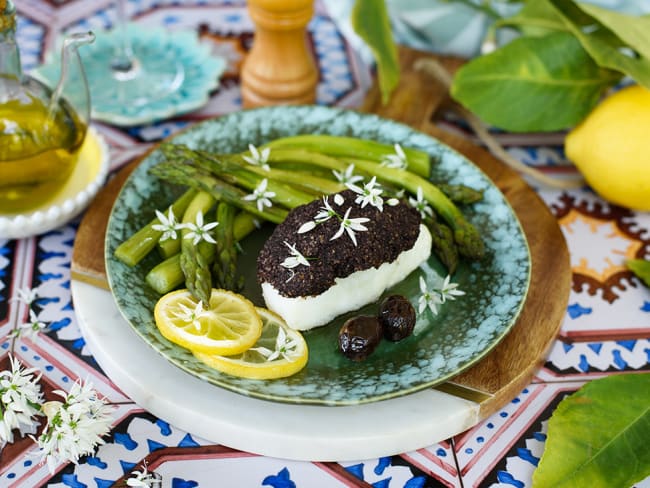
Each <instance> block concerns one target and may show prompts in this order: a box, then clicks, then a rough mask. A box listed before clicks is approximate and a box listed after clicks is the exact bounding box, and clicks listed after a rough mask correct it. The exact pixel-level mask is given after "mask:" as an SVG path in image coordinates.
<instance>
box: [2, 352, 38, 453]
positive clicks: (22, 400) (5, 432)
mask: <svg viewBox="0 0 650 488" xmlns="http://www.w3.org/2000/svg"><path fill="white" fill-rule="evenodd" d="M9 360H10V363H11V371H9V370H4V371H0V448H2V446H4V445H5V444H7V443H11V442H13V441H14V433H13V431H14V430H15V429H18V430H19V432H20V435H21V436H24V435H25V434H27V433H29V434H33V433H34V432H36V427H37V422H36V420H35V419H34V417H35V416H37V415H42V413H41V411H40V410H41V408H40V406H41V402H42V401H43V394H42V392H41V385H40V384H39V380H40V378H41V373H40V372H39V371H38V369H37V368H28V369H26V368H23V367H22V365H21V364H20V361H18V360H17V359H15V358H14V357H13V356H9ZM37 373H38V374H37Z"/></svg>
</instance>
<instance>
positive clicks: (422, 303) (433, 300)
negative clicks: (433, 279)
mask: <svg viewBox="0 0 650 488" xmlns="http://www.w3.org/2000/svg"><path fill="white" fill-rule="evenodd" d="M420 293H421V294H420V298H418V313H422V312H424V311H425V310H426V309H427V307H429V310H431V313H432V314H433V315H437V314H438V305H440V304H441V303H442V302H441V300H440V294H439V293H437V292H436V291H434V290H429V288H428V287H427V282H426V281H424V278H423V277H422V276H420Z"/></svg>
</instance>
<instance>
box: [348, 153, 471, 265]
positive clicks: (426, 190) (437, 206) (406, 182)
mask: <svg viewBox="0 0 650 488" xmlns="http://www.w3.org/2000/svg"><path fill="white" fill-rule="evenodd" d="M354 164H355V166H356V167H358V168H360V169H362V170H364V171H366V172H367V173H370V174H373V175H375V176H377V179H378V180H380V181H387V182H389V183H392V184H395V185H398V186H401V187H403V188H405V189H406V190H407V191H409V192H410V193H413V194H414V195H415V194H417V192H418V189H419V188H421V189H422V195H423V197H424V198H425V200H426V201H427V202H429V204H430V205H431V206H432V207H433V210H434V211H435V212H436V214H438V215H440V216H441V217H442V218H443V219H444V220H445V222H446V223H447V225H449V227H451V230H452V231H453V233H454V241H455V242H456V244H457V246H458V252H459V253H460V254H461V255H462V256H465V257H468V258H470V259H478V258H480V257H482V256H483V253H484V244H483V240H482V239H481V236H480V234H479V232H478V230H477V229H476V228H475V227H474V226H473V225H472V224H471V223H470V222H469V221H468V220H467V219H465V216H464V215H463V213H462V212H461V211H460V210H459V208H458V207H457V206H456V205H455V204H454V202H452V201H451V200H450V199H449V198H448V197H447V196H446V195H445V194H444V193H443V192H442V191H440V189H439V188H438V187H437V186H436V185H434V184H433V183H431V182H430V181H428V180H426V179H424V178H422V177H420V176H418V175H416V174H414V173H411V172H409V171H404V170H400V169H395V168H388V167H386V166H380V165H379V164H377V163H374V162H372V161H364V160H361V159H356V160H354Z"/></svg>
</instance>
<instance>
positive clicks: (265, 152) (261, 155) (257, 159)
mask: <svg viewBox="0 0 650 488" xmlns="http://www.w3.org/2000/svg"><path fill="white" fill-rule="evenodd" d="M248 150H249V151H250V153H251V155H250V156H242V158H244V161H246V162H247V163H248V164H252V165H253V166H259V167H261V168H262V169H264V170H266V171H269V170H270V169H271V167H270V166H269V165H268V162H267V161H268V160H269V155H270V154H271V148H270V147H265V148H264V149H262V150H261V151H260V150H259V149H257V148H256V147H255V146H253V145H252V144H249V145H248Z"/></svg>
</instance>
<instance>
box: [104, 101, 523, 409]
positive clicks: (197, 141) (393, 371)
mask: <svg viewBox="0 0 650 488" xmlns="http://www.w3.org/2000/svg"><path fill="white" fill-rule="evenodd" d="M300 133H327V134H334V135H351V136H356V137H360V138H366V139H374V140H377V141H383V142H387V143H391V144H392V143H395V142H399V143H400V144H402V145H403V146H405V147H414V148H419V149H422V150H424V151H426V152H427V153H429V154H430V155H431V158H432V161H434V164H433V176H434V178H435V179H437V180H445V181H449V182H451V183H460V182H462V183H464V184H466V185H470V186H472V187H474V188H477V189H481V190H484V195H485V197H484V199H483V201H481V202H480V203H478V204H475V205H473V206H472V208H471V209H468V210H467V211H466V212H465V213H466V215H467V216H468V218H469V219H470V220H471V221H472V222H473V223H474V225H476V226H477V227H478V229H479V230H480V231H481V233H482V234H483V236H484V239H485V244H486V248H487V254H486V256H485V259H483V260H481V261H480V262H473V263H464V264H462V265H461V266H459V269H458V270H457V272H456V273H455V275H454V276H453V281H455V282H457V283H459V288H460V289H461V290H463V291H465V292H466V295H465V296H463V297H460V298H459V299H458V300H455V301H450V302H447V303H446V304H444V305H443V306H442V307H441V310H440V312H439V314H438V315H436V316H435V317H434V316H432V315H431V314H430V312H428V311H427V312H426V313H424V314H422V315H421V316H419V318H418V323H417V324H416V330H415V333H414V334H413V335H412V336H411V337H409V338H407V339H405V340H403V341H401V342H398V343H389V342H388V341H383V343H382V344H381V345H380V346H379V348H378V349H377V350H376V351H375V352H374V353H373V354H372V355H371V356H370V357H369V358H368V359H367V360H366V361H364V362H360V363H357V362H352V361H349V360H347V359H346V358H344V357H343V356H342V355H341V354H340V353H339V352H338V350H337V334H338V329H339V328H340V325H341V324H342V323H343V321H344V320H345V319H346V318H347V316H342V317H339V318H338V319H337V320H335V321H334V322H332V323H331V324H329V325H326V326H323V327H320V328H317V329H314V330H311V331H308V332H306V333H305V338H306V339H307V342H308V344H309V363H308V364H307V366H306V368H305V369H304V370H303V371H301V372H300V373H298V374H297V375H295V376H292V377H290V378H286V379H278V380H272V381H260V380H247V379H241V378H236V377H231V376H228V375H225V374H221V373H219V372H217V371H214V370H212V369H210V368H208V367H207V366H205V365H203V363H201V362H199V361H198V360H196V359H195V358H194V357H193V356H192V354H191V353H190V352H189V351H187V350H185V349H183V348H181V347H178V346H176V345H174V344H172V343H171V342H168V341H167V340H166V339H165V338H163V337H162V335H161V334H160V333H159V332H158V330H157V328H156V326H155V323H154V319H153V308H154V305H155V303H156V301H157V299H158V296H157V294H156V293H155V292H154V291H153V290H151V289H150V288H148V287H147V286H146V284H145V281H144V277H145V274H146V272H147V271H148V270H149V269H150V268H151V267H152V266H153V265H155V264H156V262H157V259H156V256H153V255H152V256H149V257H147V258H146V259H145V260H144V261H143V262H141V263H140V264H138V265H137V266H135V267H133V268H129V267H128V266H126V265H124V264H123V263H121V262H119V261H117V260H116V259H114V258H113V251H114V250H115V248H116V247H117V245H118V244H119V243H120V242H122V241H123V240H124V239H126V238H127V237H128V236H130V235H131V234H132V233H133V232H135V231H136V230H137V229H139V228H140V227H141V226H142V225H144V224H145V223H146V222H148V221H149V220H150V219H151V218H152V215H153V214H154V210H155V209H162V208H165V207H166V206H167V205H168V204H169V203H170V202H171V201H172V200H173V199H174V197H175V196H176V195H178V194H180V192H181V191H182V188H175V187H173V186H171V185H169V184H167V183H163V182H161V181H159V180H157V179H155V178H153V177H151V176H149V175H148V174H147V170H148V169H149V168H150V167H151V166H152V165H155V164H156V163H157V162H159V161H160V158H161V155H160V153H159V152H158V151H153V152H152V153H151V154H150V155H149V156H148V157H147V158H146V159H145V160H144V161H143V162H142V164H140V166H139V167H138V168H137V169H136V170H135V171H134V173H133V174H132V175H131V176H130V177H129V179H128V180H127V182H126V184H125V185H124V187H123V189H122V191H121V193H120V194H119V196H118V198H117V200H116V202H115V205H114V207H113V211H112V213H111V216H110V219H109V223H108V230H107V239H106V268H107V273H108V278H109V281H110V284H111V289H112V291H113V295H114V297H115V300H116V302H117V305H118V307H119V309H120V310H121V312H122V314H123V315H124V317H125V318H126V320H127V321H128V322H129V323H130V324H131V325H132V326H133V328H134V329H135V331H136V332H137V333H138V334H139V335H140V336H141V337H142V338H143V339H144V340H145V341H146V342H147V343H149V344H150V345H151V347H153V348H154V349H155V350H156V351H158V352H159V353H160V354H161V355H163V356H164V357H165V358H167V359H168V360H169V361H170V362H172V363H173V364H175V365H176V366H178V367H179V368H181V369H183V370H185V371H187V372H188V373H190V374H192V375H194V376H197V377H199V378H201V379H203V380H205V381H208V382H210V383H212V384H214V385H218V386H220V387H223V388H226V389H228V390H232V391H235V392H239V393H242V394H245V395H249V396H252V397H256V398H262V399H267V400H273V401H281V402H289V403H304V404H321V405H350V404H360V403H366V402H373V401H378V400H384V399H388V398H393V397H397V396H400V395H405V394H408V393H411V392H415V391H418V390H422V389H424V388H428V387H431V386H434V385H436V384H438V383H441V382H443V381H445V380H446V379H448V378H450V377H452V376H454V375H456V374H458V373H459V372H461V371H463V370H464V369H466V368H468V367H469V366H470V365H472V364H473V363H475V362H477V361H478V360H480V359H481V358H482V357H483V356H485V355H486V354H487V353H488V352H489V351H490V350H491V349H492V348H493V347H494V346H495V345H496V344H497V343H498V342H499V341H500V340H501V339H502V338H503V337H504V336H505V335H506V334H507V333H508V331H509V330H510V328H511V327H512V326H513V324H514V323H515V321H516V319H517V316H518V315H519V312H520V310H521V308H522V305H523V303H524V301H525V299H526V293H527V290H528V285H529V279H530V255H529V250H528V245H527V242H526V239H525V237H524V234H523V232H522V230H521V227H520V225H519V221H518V220H517V218H516V216H515V214H514V212H513V211H512V208H511V207H510V206H509V205H508V203H507V201H506V200H505V198H504V196H503V194H502V193H501V192H500V191H499V190H498V189H497V188H496V187H495V186H494V185H493V184H492V183H491V181H490V180H489V179H488V178H487V177H486V176H485V174H484V173H482V172H481V171H480V170H479V169H478V168H477V167H476V166H475V165H474V164H472V163H471V162H469V161H468V160H467V159H465V158H464V157H463V156H461V155H460V154H458V153H457V152H455V151H454V150H452V149H451V148H449V147H447V146H445V145H443V144H441V143H440V142H438V141H437V140H435V139H433V138H431V137H429V136H426V135H424V134H422V133H419V132H416V131H414V130H412V129H410V128H409V127H407V126H405V125H402V124H398V123H395V122H392V121H389V120H385V119H382V118H379V117H376V116H373V115H363V114H360V113H357V112H354V111H346V110H340V109H332V108H327V107H320V106H305V107H273V108H263V109H256V110H249V111H243V112H238V113H234V114H232V115H228V116H224V117H221V118H217V119H213V120H209V121H206V122H203V123H200V124H197V125H196V126H194V127H192V128H191V129H189V130H188V131H186V132H183V133H182V134H180V135H178V136H176V137H175V138H174V141H175V142H178V143H183V144H187V145H189V146H191V147H194V148H202V149H205V150H209V151H215V152H222V153H224V152H235V151H243V150H246V149H247V147H248V144H249V143H252V144H255V145H259V144H262V143H264V142H266V141H269V140H271V139H275V138H278V137H283V136H287V135H292V134H300ZM269 232H270V230H269V229H268V228H262V229H260V230H259V231H257V232H256V233H255V234H254V235H252V236H250V237H249V238H248V239H247V240H246V241H245V242H244V243H243V247H244V250H243V253H242V255H241V263H240V269H241V270H242V272H243V274H244V275H245V278H246V284H245V290H244V294H245V295H246V296H248V297H249V298H250V299H251V300H253V301H254V302H255V303H256V304H258V305H263V301H262V299H261V292H260V288H259V286H258V284H257V283H256V281H255V258H256V256H257V251H258V250H259V249H260V248H261V246H262V244H263V242H264V239H265V238H266V236H268V235H269ZM153 254H155V253H153ZM443 273H444V271H443V268H442V266H441V265H440V263H439V262H438V261H437V259H436V258H435V257H432V258H430V260H429V262H428V263H426V265H424V266H422V267H421V268H419V269H417V270H416V271H414V272H413V273H412V274H411V275H410V276H409V277H408V278H407V279H405V280H404V281H403V282H402V283H400V284H399V285H397V286H395V287H394V288H393V289H392V290H390V292H397V293H401V294H404V295H406V296H407V297H409V298H410V299H411V302H412V303H413V304H414V305H415V306H416V307H417V300H418V298H419V295H420V291H419V286H418V281H419V277H420V276H424V277H425V279H426V280H427V281H428V282H431V280H433V279H436V275H437V274H440V275H442V274H443ZM374 312H376V304H372V305H369V306H367V307H365V309H363V310H362V311H361V313H374ZM356 313H359V312H356ZM143 373H144V372H143Z"/></svg>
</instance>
